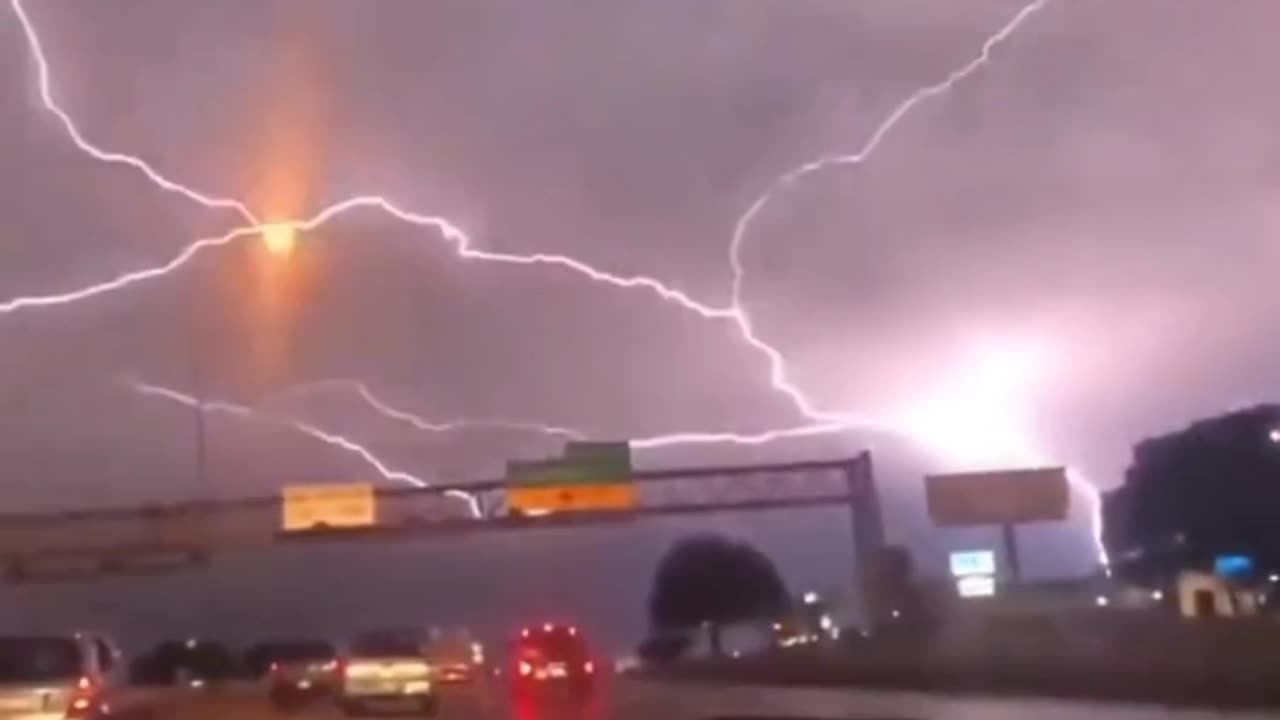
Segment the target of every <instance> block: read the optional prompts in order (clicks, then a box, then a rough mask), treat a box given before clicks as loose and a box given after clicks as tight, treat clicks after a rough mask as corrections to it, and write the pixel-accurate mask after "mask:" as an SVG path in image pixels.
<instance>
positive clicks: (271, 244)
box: [262, 223, 298, 258]
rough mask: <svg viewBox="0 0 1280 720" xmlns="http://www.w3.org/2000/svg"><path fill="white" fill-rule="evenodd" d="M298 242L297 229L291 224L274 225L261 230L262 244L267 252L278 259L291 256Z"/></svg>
mask: <svg viewBox="0 0 1280 720" xmlns="http://www.w3.org/2000/svg"><path fill="white" fill-rule="evenodd" d="M297 242H298V227H297V225H295V224H293V223H274V224H272V225H267V226H265V227H263V228H262V244H263V245H265V246H266V248H267V252H269V253H271V254H272V255H274V256H276V257H278V258H287V257H289V256H290V255H291V254H293V247H294V245H295V244H297Z"/></svg>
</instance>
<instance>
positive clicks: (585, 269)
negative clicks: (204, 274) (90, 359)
mask: <svg viewBox="0 0 1280 720" xmlns="http://www.w3.org/2000/svg"><path fill="white" fill-rule="evenodd" d="M1047 3H1048V0H1035V1H1034V2H1032V3H1031V4H1029V5H1027V6H1025V7H1023V8H1022V9H1021V10H1020V11H1019V12H1018V13H1017V14H1015V15H1014V16H1013V18H1012V19H1011V20H1009V21H1008V22H1007V23H1006V24H1005V25H1003V26H1002V27H1001V28H1000V29H999V30H998V31H997V32H996V33H995V34H994V35H992V36H990V37H989V38H987V40H986V41H985V42H984V43H983V45H982V48H981V51H980V53H979V54H978V55H977V56H976V57H975V58H974V59H972V60H970V61H969V62H968V63H966V64H964V65H962V66H961V67H960V68H958V69H956V70H953V71H951V72H950V73H949V74H948V75H947V76H946V77H945V78H944V79H943V80H942V81H940V82H938V83H936V84H933V85H929V86H926V87H924V88H921V89H919V90H917V91H916V92H914V93H912V94H911V95H910V96H908V97H907V98H906V99H905V100H904V101H903V102H901V103H900V104H899V105H897V106H896V107H895V108H894V110H893V111H892V112H891V113H890V114H889V115H888V116H887V117H886V118H885V119H884V120H883V121H882V122H881V123H880V124H879V125H878V126H877V127H876V129H875V131H874V132H873V133H872V134H871V136H870V137H869V138H868V140H867V141H866V142H865V143H864V144H863V145H862V147H861V148H860V149H859V150H857V151H856V152H854V153H851V154H835V155H827V156H823V157H820V158H818V159H816V160H813V161H810V162H808V163H805V164H803V165H801V166H798V167H796V168H794V169H792V170H790V171H788V172H786V173H784V174H783V175H781V176H779V177H778V178H776V179H775V180H774V181H773V182H772V183H771V184H770V185H769V186H768V188H767V189H766V190H765V192H764V193H763V194H761V195H760V196H759V197H757V198H756V200H755V201H754V202H753V203H752V204H751V205H750V206H748V208H747V210H746V212H745V213H743V214H742V215H741V216H740V217H739V218H738V220H737V222H736V224H735V227H734V232H733V235H732V236H731V239H730V243H729V253H728V256H729V265H730V269H731V273H732V285H731V292H730V304H729V305H727V306H717V305H712V304H708V303H704V302H701V301H698V300H696V299H695V298H693V297H692V296H690V295H688V294H687V293H685V292H683V291H681V290H679V289H677V288H673V287H671V286H669V285H667V284H666V283H664V282H662V281H661V280H659V279H657V278H654V277H651V276H646V275H620V274H616V273H611V272H608V271H605V270H601V269H599V268H596V267H594V266H592V265H590V264H588V263H586V262H583V261H581V260H578V259H576V258H574V257H570V256H567V255H562V254H553V253H532V254H516V253H504V252H493V251H486V250H480V249H477V248H475V247H474V245H473V243H472V240H471V238H470V237H469V236H468V235H467V234H466V233H465V232H463V231H462V230H461V229H460V228H458V227H457V226H456V225H454V224H453V223H451V222H450V221H448V220H447V219H445V218H443V217H440V216H435V215H424V214H420V213H416V212H411V211H408V210H404V209H402V208H400V207H399V206H397V205H396V204H395V203H394V202H393V201H391V200H389V199H387V198H385V197H382V196H376V195H363V196H357V197H352V198H348V199H346V200H342V201H339V202H336V203H334V204H332V205H330V206H328V207H326V208H324V209H322V210H321V211H320V212H318V213H316V214H315V215H313V216H312V217H311V218H310V219H307V220H293V221H286V222H281V223H270V224H263V223H262V222H261V221H260V220H258V218H257V217H256V216H255V215H254V213H253V212H252V211H251V210H250V209H249V208H248V206H247V205H246V204H245V203H243V202H241V201H239V200H236V199H233V198H224V197H217V196H213V195H210V194H207V193H204V192H201V191H198V190H195V189H193V188H191V187H189V186H187V185H184V184H182V183H179V182H177V181H174V180H171V179H169V178H168V177H167V176H165V175H164V174H163V173H161V172H160V171H158V170H156V169H155V168H154V167H152V166H151V165H150V164H148V163H147V162H146V161H144V160H143V159H141V158H139V157H137V156H134V155H128V154H124V153H120V152H114V151H108V150H104V149H102V148H100V147H98V146H97V145H95V144H93V143H92V142H91V141H89V140H88V139H86V137H85V136H84V135H83V133H82V132H81V131H80V130H79V128H78V126H77V125H76V123H75V121H74V119H73V118H72V117H71V115H70V113H68V112H67V111H66V110H65V109H64V108H62V107H61V105H60V104H59V103H58V101H57V98H56V95H55V93H54V92H53V89H52V82H51V72H50V67H49V62H48V59H47V57H46V54H45V52H44V47H43V45H42V43H41V41H40V37H39V34H38V33H37V32H36V29H35V25H34V24H33V23H32V22H31V20H30V18H29V16H28V14H27V13H26V10H25V8H24V7H23V3H22V1H21V0H11V6H12V8H13V10H14V12H15V14H16V15H17V17H18V19H19V22H20V25H21V27H22V30H23V32H24V34H25V36H26V39H27V42H28V45H29V47H30V50H31V54H32V56H33V58H34V62H35V66H36V75H37V83H38V87H39V91H40V98H41V101H42V103H43V105H44V107H45V109H46V110H48V111H49V112H50V113H52V114H53V115H54V116H55V117H56V118H57V119H58V120H59V121H60V122H61V124H62V126H63V128H64V129H65V131H66V133H67V135H68V136H69V137H70V139H71V140H72V142H73V143H74V144H75V145H76V147H77V148H79V149H80V150H81V151H82V152H84V153H85V154H87V155H88V156H90V157H92V158H94V159H96V160H99V161H101V162H105V163H110V164H120V165H125V166H128V167H130V168H133V169H134V170H137V171H139V172H141V173H142V174H143V175H145V176H146V177H147V178H148V179H149V180H150V181H151V182H153V183H154V184H156V185H157V186H158V187H160V188H161V189H163V190H165V191H167V192H172V193H176V194H179V195H181V196H183V197H186V198H188V199H189V200H192V201H194V202H197V203H199V204H201V205H203V206H204V207H207V208H210V209H226V210H233V211H235V212H236V213H237V214H239V215H240V217H242V218H243V219H244V220H245V221H246V222H247V223H248V225H244V226H241V227H237V228H235V229H233V230H231V231H229V232H228V233H226V234H223V235H220V236H215V237H209V238H202V239H198V240H196V241H194V242H192V243H191V244H189V245H188V246H187V247H185V248H184V249H183V250H182V251H180V252H179V253H178V254H177V255H175V256H174V257H173V258H171V259H170V260H169V261H167V262H165V263H162V264H160V265H156V266H152V267H148V268H144V269H140V270H135V271H132V272H129V273H124V274H121V275H119V276H116V277H114V278H111V279H109V280H106V281H103V282H100V283H96V284H93V285H89V286H86V287H81V288H78V289H73V290H68V291H63V292H57V293H53V294H46V295H33V296H24V297H18V298H13V299H10V300H7V301H4V302H0V314H7V313H13V312H17V311H20V310H23V309H27V308H37V307H47V306H54V305H61V304H67V303H72V302H77V301H80V300H85V299H88V298H91V297H95V296H98V295H102V294H105V293H110V292H114V291H117V290H121V289H124V288H126V287H129V286H132V285H135V284H138V283H141V282H144V281H148V280H151V279H154V278H157V277H160V276H163V275H166V274H168V273H171V272H173V271H175V270H177V269H178V268H180V267H182V266H183V265H185V264H186V263H187V262H189V261H190V260H191V259H192V258H194V257H195V256H196V255H197V254H199V253H200V252H202V251H203V250H206V249H209V248H213V247H217V246H221V245H225V244H228V243H230V242H233V241H235V240H238V239H243V238H248V237H255V236H261V235H262V234H263V233H264V231H266V230H269V229H271V228H273V227H277V226H287V227H289V228H292V229H294V230H297V231H301V232H306V231H310V230H314V229H316V228H319V227H320V226H322V225H323V224H325V223H326V222H328V221H330V220H332V219H334V218H336V217H338V216H340V215H342V214H344V213H346V212H348V211H351V210H355V209H357V208H374V209H378V210H381V211H382V212H384V213H385V214H388V215H390V216H392V217H394V218H396V219H398V220H400V221H402V222H405V223H409V224H412V225H415V226H418V227H426V228H431V229H434V230H435V231H437V232H438V233H439V234H440V236H441V237H442V238H443V239H444V240H445V241H446V242H448V243H449V244H451V245H452V246H453V249H454V251H455V254H456V255H457V256H458V257H460V258H462V259H467V260H480V261H488V262H495V263H504V264H512V265H522V266H534V265H545V266H552V267H557V268H560V269H562V270H568V271H571V272H574V273H577V274H579V275H582V276H585V277H586V278H588V279H589V280H592V281H593V282H596V283H600V284H604V285H609V286H613V287H616V288H620V289H643V290H646V291H648V292H650V293H653V294H655V295H656V296H657V297H658V298H660V299H661V300H663V301H666V302H669V303H672V304H675V305H677V306H679V307H681V308H682V309H684V310H687V311H690V312H693V313H695V314H697V315H698V316H700V317H702V318H704V319H707V320H722V321H729V322H730V323H732V324H733V325H734V326H735V327H736V328H737V330H738V334H739V335H740V337H741V339H742V340H743V341H744V342H745V343H746V344H747V345H749V346H750V347H752V348H753V349H754V350H756V351H757V352H759V353H761V354H762V355H763V356H764V357H765V358H766V360H767V362H768V367H769V382H770V385H771V387H772V388H773V389H774V390H776V391H778V392H781V393H783V394H784V395H786V396H787V397H788V398H789V399H790V400H791V401H792V403H793V404H794V405H795V407H796V408H797V410H799V412H800V413H801V414H802V415H803V416H805V417H806V418H807V419H808V420H809V421H810V422H809V423H808V424H805V425H800V426H796V427H792V428H784V429H777V430H770V431H763V432H760V433H755V434H745V435H744V434H737V433H726V432H688V433H673V434H668V435H662V436H654V437H651V438H641V439H639V440H637V441H636V445H637V447H664V446H669V445H676V444H684V443H700V442H728V443H739V444H763V443H768V442H773V441H776V440H779V439H785V438H792V437H804V436H810V435H817V434H823V433H830V432H840V431H844V430H850V429H854V428H878V429H886V430H889V431H891V432H907V431H909V429H904V428H902V427H900V426H895V424H894V423H893V422H892V421H891V420H887V419H884V418H875V417H864V416H860V415H856V414H853V413H847V412H841V413H834V412H830V411H827V410H822V409H820V408H819V407H818V406H817V404H816V403H815V402H814V401H813V400H811V399H810V398H809V397H808V395H807V394H806V393H805V392H804V391H803V390H802V389H801V388H800V387H799V386H798V385H796V384H795V383H794V382H793V381H792V380H791V379H790V377H789V375H788V372H787V361H786V357H785V355H784V354H783V352H782V351H781V350H779V349H778V348H777V347H776V346H774V345H772V344H770V343H769V342H767V341H766V340H764V339H763V338H761V337H760V335H759V334H758V333H757V331H756V328H755V325H754V322H753V320H752V318H751V316H750V314H749V313H748V312H747V310H746V307H745V303H744V299H743V288H744V284H745V278H746V268H745V264H744V262H743V259H742V249H743V246H744V244H745V241H746V238H747V236H748V233H749V231H750V229H751V225H752V223H753V222H754V220H755V218H756V217H757V216H758V215H759V214H760V213H761V212H762V211H763V210H764V208H765V207H766V206H767V205H768V204H769V202H770V201H771V200H772V199H773V198H775V197H776V196H777V195H779V194H780V193H782V192H784V191H786V190H788V189H789V188H791V187H792V186H794V185H796V184H797V183H798V182H799V181H800V180H801V179H803V178H805V177H807V176H809V175H811V174H814V173H817V172H820V171H822V170H825V169H827V168H832V167H837V166H849V165H859V164H862V163H863V162H865V161H866V160H867V159H868V158H869V157H870V156H871V154H872V153H873V152H874V151H875V150H876V148H877V147H879V146H880V144H881V143H882V142H883V140H884V139H885V137H887V136H888V134H889V133H890V131H891V130H893V129H894V128H895V127H896V126H897V125H898V124H899V123H900V122H901V121H902V120H903V119H904V118H905V117H906V116H907V115H908V114H909V113H910V112H911V111H912V110H913V109H914V108H915V107H917V106H918V105H920V104H922V103H924V102H925V101H927V100H929V99H931V98H934V97H938V96H941V95H944V94H946V93H947V92H949V91H950V90H951V89H952V88H953V87H954V86H955V85H957V84H958V83H960V82H961V81H963V80H964V79H966V78H967V77H969V76H970V75H972V74H974V73H975V72H977V71H978V70H979V69H980V68H981V67H982V66H984V65H985V64H987V63H988V62H989V61H990V58H991V55H992V52H993V50H994V49H995V48H996V47H997V46H998V45H999V44H1001V43H1002V42H1004V41H1005V40H1006V39H1007V38H1009V37H1010V36H1011V35H1012V34H1013V33H1014V32H1015V31H1016V30H1017V29H1018V28H1019V27H1020V26H1021V25H1022V24H1023V23H1024V22H1025V21H1026V20H1027V19H1028V18H1029V17H1031V16H1032V15H1033V14H1034V13H1036V12H1037V11H1039V10H1041V9H1042V8H1043V7H1044V6H1045V5H1046V4H1047ZM144 387H148V388H150V390H151V391H152V394H155V393H157V392H161V391H163V392H164V393H173V394H164V396H165V397H167V398H168V399H170V400H177V399H178V398H179V397H182V398H186V399H187V400H190V401H191V402H195V399H194V398H191V397H190V396H186V395H182V394H181V393H175V392H174V391H165V390H164V389H163V388H158V387H155V386H144ZM357 392H359V393H360V394H361V396H362V398H363V399H364V400H365V402H367V403H368V404H369V405H370V406H372V407H374V409H375V410H377V411H378V412H380V413H382V414H384V415H387V416H388V417H392V418H394V419H398V420H400V421H402V422H409V423H411V424H413V425H415V426H416V427H419V428H420V429H423V430H429V431H446V430H451V429H458V427H459V423H458V422H452V423H431V422H428V421H425V420H423V419H422V418H420V417H417V416H415V415H412V414H409V413H405V412H403V411H400V410H397V409H395V408H392V407H391V406H389V405H388V404H386V403H385V402H384V401H382V400H381V399H379V398H377V397H375V396H373V395H372V393H369V392H368V390H367V388H364V387H363V386H361V387H360V388H357ZM208 407H210V408H214V409H222V410H224V411H227V409H228V408H237V410H235V411H234V412H235V413H236V414H244V412H248V413H250V414H252V411H251V410H250V409H249V408H246V407H243V406H235V405H229V404H209V405H208ZM479 422H480V424H481V425H484V424H487V425H489V426H497V425H499V424H502V425H505V426H507V427H511V428H512V429H530V430H537V431H540V432H550V433H552V434H560V435H564V436H566V437H570V436H577V435H579V434H580V433H579V432H578V431H575V430H571V429H568V428H557V427H554V426H542V425H537V424H534V423H518V422H517V423H512V422H509V421H479ZM463 424H464V425H465V424H466V423H465V422H464V423H463ZM471 424H472V425H474V424H475V423H474V422H473V423H471ZM294 427H296V428H297V429H299V430H301V431H303V432H306V433H307V434H310V435H312V436H313V437H317V438H318V439H322V440H324V441H325V442H330V443H331V444H335V445H337V446H339V447H344V448H346V449H348V450H351V451H353V452H357V453H360V454H361V455H362V457H364V458H365V460H366V461H367V462H370V463H371V464H373V465H375V467H378V468H379V470H380V471H382V470H385V466H383V465H381V463H379V462H378V461H377V460H376V458H373V457H372V455H371V454H367V453H368V451H367V450H364V449H363V448H361V447H360V446H358V445H355V444H354V443H351V442H350V441H348V440H346V439H345V438H340V437H338V436H333V435H332V434H329V433H325V432H324V431H321V430H319V429H318V428H315V427H314V426H309V425H306V424H304V423H297V424H295V425H294ZM1028 454H1029V455H1031V454H1034V453H1028ZM384 474H386V473H384ZM406 477H411V476H406ZM401 479H404V478H401ZM1076 484H1077V485H1078V486H1080V487H1082V488H1087V489H1086V492H1087V493H1088V494H1089V496H1090V497H1091V498H1093V499H1094V501H1095V504H1096V503H1097V502H1098V501H1099V500H1100V498H1098V496H1097V491H1096V489H1095V488H1094V487H1093V486H1092V485H1090V484H1088V483H1084V484H1083V485H1080V483H1076ZM1093 525H1094V538H1095V544H1097V546H1098V550H1099V553H1100V557H1101V558H1102V559H1103V561H1104V563H1105V552H1104V551H1103V550H1102V546H1101V543H1100V540H1099V539H1100V536H1101V524H1100V513H1099V512H1097V511H1095V514H1094V520H1093Z"/></svg>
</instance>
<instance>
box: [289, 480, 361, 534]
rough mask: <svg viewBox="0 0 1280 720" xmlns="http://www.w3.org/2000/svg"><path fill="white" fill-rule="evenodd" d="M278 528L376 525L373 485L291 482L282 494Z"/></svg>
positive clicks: (300, 528)
mask: <svg viewBox="0 0 1280 720" xmlns="http://www.w3.org/2000/svg"><path fill="white" fill-rule="evenodd" d="M281 499H282V502H281V505H280V509H281V527H282V528H283V529H284V530H285V531H286V532H300V531H305V530H317V529H325V528H361V527H372V526H373V525H375V524H377V521H378V519H377V505H376V503H377V500H376V496H375V494H374V491H373V485H370V484H368V483H361V484H353V485H290V486H288V487H286V488H285V489H284V491H283V492H282V493H281Z"/></svg>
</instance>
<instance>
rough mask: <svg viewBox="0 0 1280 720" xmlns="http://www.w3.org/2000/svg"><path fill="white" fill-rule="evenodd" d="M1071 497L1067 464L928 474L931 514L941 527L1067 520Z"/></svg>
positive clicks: (926, 486) (927, 491)
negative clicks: (1026, 468)
mask: <svg viewBox="0 0 1280 720" xmlns="http://www.w3.org/2000/svg"><path fill="white" fill-rule="evenodd" d="M1070 499H1071V496H1070V492H1069V488H1068V486H1067V472H1066V470H1065V469H1064V468H1035V469H1029V470H999V471H994V472H978V473H956V474H948V475H930V476H928V477H926V478H925V500H926V502H927V504H928V506H929V517H930V518H931V519H932V520H933V523H934V525H937V526H939V527H960V526H965V525H1009V524H1013V523H1025V522H1047V521H1052V520H1065V519H1066V518H1067V509H1068V506H1069V505H1070Z"/></svg>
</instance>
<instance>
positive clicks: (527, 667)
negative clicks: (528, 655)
mask: <svg viewBox="0 0 1280 720" xmlns="http://www.w3.org/2000/svg"><path fill="white" fill-rule="evenodd" d="M516 670H517V671H518V672H519V673H520V677H529V676H530V675H532V674H533V665H532V664H530V663H529V661H527V660H521V661H520V663H519V664H518V665H516Z"/></svg>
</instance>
